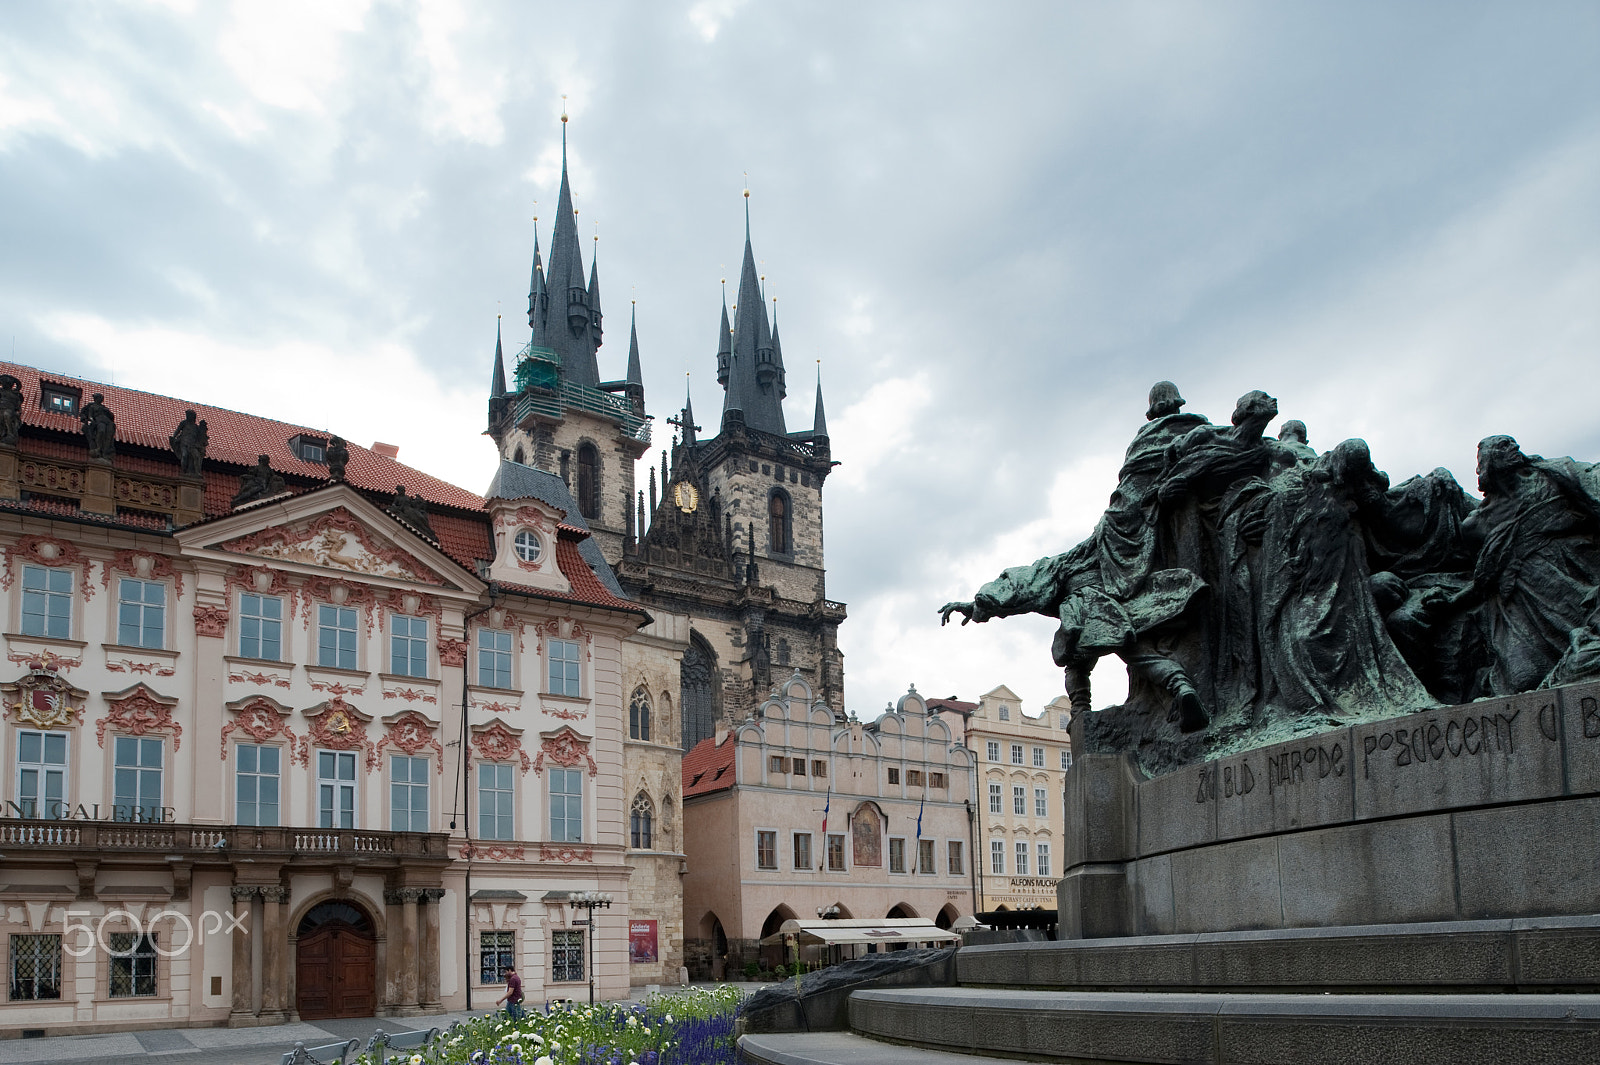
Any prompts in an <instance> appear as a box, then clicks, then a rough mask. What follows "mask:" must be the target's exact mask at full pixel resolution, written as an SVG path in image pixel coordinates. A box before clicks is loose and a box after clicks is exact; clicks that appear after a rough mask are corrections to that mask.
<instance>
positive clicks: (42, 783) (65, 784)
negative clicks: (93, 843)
mask: <svg viewBox="0 0 1600 1065" xmlns="http://www.w3.org/2000/svg"><path fill="white" fill-rule="evenodd" d="M14 735H15V736H16V739H15V741H14V742H15V744H16V767H17V784H16V796H17V806H18V807H19V808H20V809H23V810H27V809H28V807H27V806H26V805H25V804H27V803H33V816H34V817H37V818H40V819H46V820H48V819H52V816H55V817H59V816H60V814H61V811H60V810H57V811H56V813H55V814H54V815H52V814H51V813H50V809H49V806H48V804H49V803H52V802H59V803H60V804H61V806H63V807H70V806H71V803H72V791H71V787H72V733H70V732H62V731H60V730H52V729H31V728H30V729H18V730H17V731H16V733H15V734H14ZM24 736H37V737H39V760H38V761H37V762H24V761H23V760H22V744H23V737H24ZM51 738H59V739H60V740H61V748H62V749H61V761H60V762H51V761H47V760H46V759H47V758H48V756H49V753H50V752H49V747H50V740H51ZM24 773H33V774H35V786H36V792H37V794H35V795H34V796H32V797H31V798H30V797H29V796H27V795H25V794H24V793H23V774H24ZM52 777H54V778H56V779H57V780H58V781H59V790H60V793H61V797H60V798H59V799H52V798H50V779H51V778H52Z"/></svg>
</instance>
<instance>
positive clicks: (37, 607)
mask: <svg viewBox="0 0 1600 1065" xmlns="http://www.w3.org/2000/svg"><path fill="white" fill-rule="evenodd" d="M22 634H23V635H24V636H50V637H53V638H55V639H58V640H66V639H70V638H71V636H72V571H71V570H69V569H46V568H45V567H43V566H23V567H22Z"/></svg>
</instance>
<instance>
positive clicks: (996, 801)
mask: <svg viewBox="0 0 1600 1065" xmlns="http://www.w3.org/2000/svg"><path fill="white" fill-rule="evenodd" d="M1005 797H1006V796H1005V789H1004V787H1003V786H1002V785H1000V784H996V783H994V782H993V781H991V782H990V784H989V812H990V813H992V814H1003V813H1005V812H1006V809H1005Z"/></svg>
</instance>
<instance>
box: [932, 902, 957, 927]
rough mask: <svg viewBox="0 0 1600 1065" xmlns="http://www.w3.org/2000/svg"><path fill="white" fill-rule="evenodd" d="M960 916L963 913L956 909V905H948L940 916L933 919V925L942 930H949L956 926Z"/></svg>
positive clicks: (941, 911)
mask: <svg viewBox="0 0 1600 1065" xmlns="http://www.w3.org/2000/svg"><path fill="white" fill-rule="evenodd" d="M960 916H961V911H960V910H957V909H956V907H955V904H954V903H946V904H945V907H944V909H942V910H940V911H939V916H937V917H935V918H934V919H933V923H934V924H935V925H937V926H938V927H940V928H946V929H947V928H949V927H950V926H951V925H953V924H955V923H956V918H957V917H960Z"/></svg>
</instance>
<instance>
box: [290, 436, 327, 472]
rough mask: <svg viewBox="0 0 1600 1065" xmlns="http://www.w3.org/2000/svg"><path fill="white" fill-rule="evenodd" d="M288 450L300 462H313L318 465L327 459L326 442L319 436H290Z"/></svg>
mask: <svg viewBox="0 0 1600 1065" xmlns="http://www.w3.org/2000/svg"><path fill="white" fill-rule="evenodd" d="M289 450H290V451H292V452H294V454H295V457H297V458H299V459H300V460H301V461H302V462H315V463H318V464H319V465H320V464H322V463H324V462H327V461H328V442H327V441H326V440H324V439H323V438H321V437H319V436H305V435H301V436H295V437H291V438H290V439H289Z"/></svg>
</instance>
